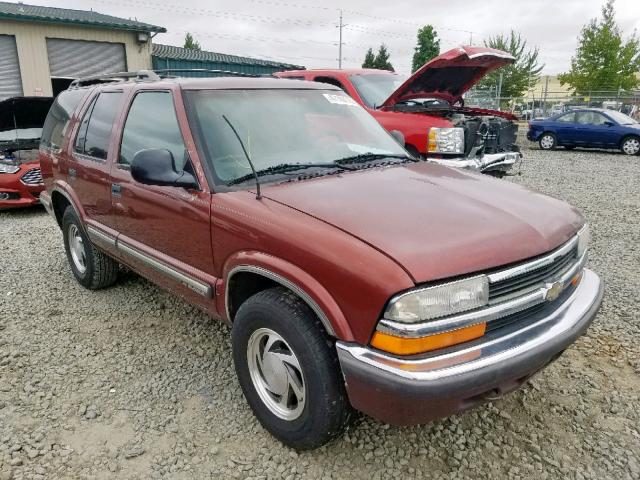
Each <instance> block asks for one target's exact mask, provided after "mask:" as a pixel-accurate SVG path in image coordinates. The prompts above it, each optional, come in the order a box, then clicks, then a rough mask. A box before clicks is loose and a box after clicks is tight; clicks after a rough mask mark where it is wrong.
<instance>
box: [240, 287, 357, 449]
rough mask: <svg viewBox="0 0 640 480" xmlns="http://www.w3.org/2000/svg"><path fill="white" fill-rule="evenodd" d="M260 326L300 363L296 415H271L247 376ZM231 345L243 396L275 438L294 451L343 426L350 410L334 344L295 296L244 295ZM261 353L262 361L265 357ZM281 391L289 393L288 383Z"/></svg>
mask: <svg viewBox="0 0 640 480" xmlns="http://www.w3.org/2000/svg"><path fill="white" fill-rule="evenodd" d="M265 330H270V331H273V332H275V333H276V334H277V335H279V336H280V337H282V339H283V340H284V342H286V343H284V344H282V343H281V345H282V346H283V347H287V348H288V347H290V350H291V351H292V352H293V354H294V356H295V358H296V359H297V361H298V363H299V365H300V367H301V371H302V372H301V373H302V376H301V378H302V381H303V386H304V389H303V392H304V403H303V404H302V405H303V406H301V407H300V408H301V412H300V413H298V415H299V416H298V417H297V418H294V419H283V418H280V417H279V416H278V415H276V414H275V413H274V412H273V411H272V410H271V407H269V406H268V405H267V403H265V401H264V400H263V399H262V398H261V397H260V393H258V390H257V387H256V384H255V383H254V381H253V380H252V376H251V371H250V368H251V367H250V365H249V363H250V360H249V359H248V355H247V352H248V350H250V349H251V343H250V342H251V339H252V338H253V337H252V335H254V334H260V332H263V331H265ZM232 344H233V361H234V364H235V368H236V374H237V375H238V380H239V382H240V386H241V387H242V391H243V392H244V395H245V398H246V399H247V402H248V403H249V406H250V407H251V409H252V410H253V413H254V414H255V416H256V417H257V418H258V420H259V421H260V423H261V424H262V426H263V427H264V428H265V429H266V430H267V431H269V433H271V434H272V435H273V436H274V437H276V438H277V439H278V440H280V441H281V442H282V443H284V444H285V445H288V446H289V447H292V448H295V449H296V450H308V449H312V448H317V447H320V446H322V445H324V444H325V443H327V442H329V441H330V440H332V439H334V438H336V437H338V436H339V435H341V434H342V433H343V432H344V431H345V428H346V427H347V425H348V423H349V420H350V417H351V413H352V409H351V406H350V405H349V401H348V398H347V394H346V391H345V386H344V381H343V378H342V374H341V370H340V364H339V361H338V357H337V354H336V351H335V346H334V345H333V342H332V341H331V339H330V338H329V337H328V335H327V334H326V333H325V330H324V327H323V325H322V323H321V322H320V320H319V319H318V317H317V316H316V315H315V314H314V313H313V311H312V310H311V309H310V308H309V306H308V305H307V304H306V303H304V302H303V301H302V300H300V298H299V297H297V296H296V295H295V294H293V293H292V292H291V291H289V290H287V289H285V288H281V287H276V288H271V289H268V290H264V291H262V292H259V293H257V294H255V295H254V296H252V297H251V298H249V299H248V300H246V301H245V302H244V303H243V304H242V305H241V306H240V308H239V310H238V313H237V315H236V317H235V319H234V323H233V330H232ZM273 345H274V347H273V350H270V351H273V352H276V349H275V345H277V342H276V343H274V344H273ZM279 351H282V350H279ZM262 358H263V361H264V363H261V365H266V360H265V358H266V357H264V356H263V357H262ZM285 366H287V364H285ZM289 366H290V365H289ZM256 371H257V372H258V374H260V375H261V378H263V379H264V378H267V377H265V376H264V374H263V373H262V370H256V369H255V368H254V369H253V372H254V375H256ZM299 378H300V377H299ZM286 391H287V392H291V391H290V387H289V386H287V387H286ZM263 394H264V390H263ZM288 395H289V393H288V394H287V396H288Z"/></svg>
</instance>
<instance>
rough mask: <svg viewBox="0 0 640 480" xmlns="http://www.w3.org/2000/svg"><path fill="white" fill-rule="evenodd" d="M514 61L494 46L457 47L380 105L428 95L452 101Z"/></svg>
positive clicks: (411, 78) (422, 68)
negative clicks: (488, 74) (490, 74)
mask: <svg viewBox="0 0 640 480" xmlns="http://www.w3.org/2000/svg"><path fill="white" fill-rule="evenodd" d="M514 61H515V58H514V57H513V56H511V54H509V53H507V52H503V51H501V50H495V49H493V48H481V47H458V48H454V49H452V50H449V51H448V52H445V53H443V54H442V55H438V56H437V57H436V58H434V59H432V60H430V61H428V62H427V63H425V64H424V65H423V66H422V67H421V68H420V69H419V70H418V71H416V72H415V73H414V74H413V75H411V76H410V77H409V78H408V79H407V81H406V82H404V83H403V84H402V85H400V87H398V89H397V90H396V91H395V92H393V93H392V94H391V96H390V97H389V98H387V100H386V101H385V102H384V103H383V104H382V105H381V107H393V106H394V105H396V104H397V103H399V102H403V101H407V100H412V99H417V98H429V97H435V98H443V99H445V100H447V101H448V102H449V103H451V104H453V103H455V102H457V101H458V100H460V99H461V98H462V95H463V94H464V93H465V92H466V91H467V90H469V89H470V88H471V87H473V86H474V85H475V84H476V83H477V82H478V81H479V80H480V79H481V78H482V77H484V76H485V75H486V74H487V73H489V72H492V71H493V70H495V69H496V68H500V67H502V66H504V65H508V64H510V63H513V62H514Z"/></svg>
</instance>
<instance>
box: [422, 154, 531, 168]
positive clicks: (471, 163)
mask: <svg viewBox="0 0 640 480" xmlns="http://www.w3.org/2000/svg"><path fill="white" fill-rule="evenodd" d="M521 159H522V154H521V153H520V152H503V153H490V154H486V155H483V156H482V157H474V158H429V161H431V162H435V163H438V164H440V165H445V166H447V167H455V168H464V169H466V170H473V171H477V172H488V171H503V172H505V173H506V172H508V171H509V170H511V169H512V168H513V166H514V165H515V164H516V162H518V161H519V160H521Z"/></svg>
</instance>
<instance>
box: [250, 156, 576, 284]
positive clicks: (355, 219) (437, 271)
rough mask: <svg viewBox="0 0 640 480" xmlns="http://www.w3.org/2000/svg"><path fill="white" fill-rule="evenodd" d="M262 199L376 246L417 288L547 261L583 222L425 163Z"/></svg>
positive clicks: (511, 189)
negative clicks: (544, 258) (545, 255)
mask: <svg viewBox="0 0 640 480" xmlns="http://www.w3.org/2000/svg"><path fill="white" fill-rule="evenodd" d="M263 195H264V196H265V197H266V198H269V199H271V200H274V201H277V202H279V203H281V204H284V205H287V206H289V207H291V208H294V209H296V210H298V211H301V212H303V213H306V214H308V215H310V216H312V217H315V218H316V219H318V220H321V221H323V222H326V223H328V224H330V225H333V226H334V227H336V228H338V229H340V230H342V231H344V232H346V233H348V234H350V235H352V236H354V237H356V238H358V239H360V240H362V241H363V242H365V243H367V244H369V245H371V246H372V247H374V248H376V249H377V250H379V251H380V252H381V253H383V254H384V255H386V256H388V257H390V258H391V259H393V260H395V261H396V263H398V264H399V265H400V266H401V267H402V268H403V269H404V270H405V271H406V272H407V273H408V274H409V275H410V276H411V277H412V279H413V280H414V281H415V282H416V283H421V282H427V281H431V280H437V279H443V278H448V277H454V276H458V275H463V274H468V273H472V272H478V271H483V270H488V269H491V268H494V267H498V266H502V265H507V264H510V263H513V262H518V261H521V260H525V259H527V258H530V257H534V256H536V255H541V254H543V253H545V252H548V251H550V250H552V249H554V248H556V247H558V246H559V245H561V244H562V243H564V242H566V241H567V240H568V239H569V238H571V236H573V235H574V234H575V233H576V231H577V230H578V229H579V228H580V227H581V226H582V224H583V223H584V221H583V219H582V216H581V215H580V214H579V213H578V212H577V211H576V210H575V209H574V208H572V207H571V206H569V205H567V204H566V203H564V202H561V201H559V200H556V199H554V198H551V197H547V196H545V195H542V194H539V193H535V192H531V191H529V190H526V189H525V188H523V187H520V186H518V185H516V184H513V183H510V182H506V181H504V180H496V179H492V178H489V177H487V176H486V175H480V174H474V173H470V172H465V171H462V170H457V169H450V168H447V167H443V166H440V165H436V164H431V163H426V162H421V163H415V164H411V165H403V166H391V167H381V168H374V169H367V170H363V171H359V172H353V173H345V174H341V175H328V176H324V177H320V178H317V179H312V180H304V181H297V182H291V183H283V184H279V185H265V186H263ZM315 241H318V240H315ZM310 242H311V244H310V245H309V248H313V246H312V244H313V242H314V240H312V239H310ZM349 261H350V259H345V262H349Z"/></svg>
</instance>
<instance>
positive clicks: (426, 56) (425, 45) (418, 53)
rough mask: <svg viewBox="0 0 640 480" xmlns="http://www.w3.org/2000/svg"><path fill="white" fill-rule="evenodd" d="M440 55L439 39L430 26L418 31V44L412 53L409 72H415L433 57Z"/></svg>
mask: <svg viewBox="0 0 640 480" xmlns="http://www.w3.org/2000/svg"><path fill="white" fill-rule="evenodd" d="M438 55H440V39H439V38H438V32H436V31H435V29H434V28H433V26H432V25H425V26H424V27H422V28H421V29H420V30H418V43H417V45H416V47H415V49H414V52H413V62H412V67H411V71H412V72H415V71H416V70H418V69H419V68H420V67H421V66H423V65H424V64H425V63H427V62H428V61H429V60H431V59H432V58H433V57H437V56H438Z"/></svg>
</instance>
